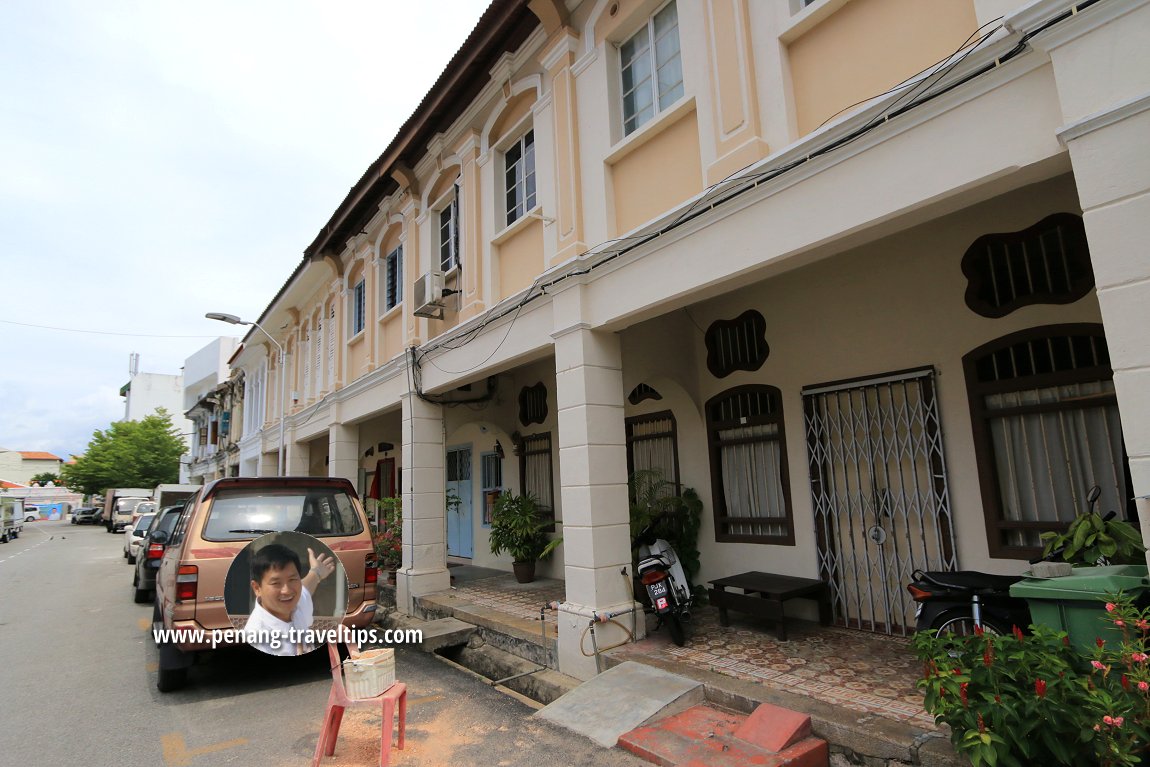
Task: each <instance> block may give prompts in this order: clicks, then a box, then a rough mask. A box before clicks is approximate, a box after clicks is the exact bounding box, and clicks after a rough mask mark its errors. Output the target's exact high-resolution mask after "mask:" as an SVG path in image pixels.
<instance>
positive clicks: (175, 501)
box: [152, 485, 200, 511]
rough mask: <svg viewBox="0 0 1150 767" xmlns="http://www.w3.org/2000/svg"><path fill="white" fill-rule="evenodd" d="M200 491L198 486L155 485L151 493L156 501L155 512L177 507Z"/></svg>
mask: <svg viewBox="0 0 1150 767" xmlns="http://www.w3.org/2000/svg"><path fill="white" fill-rule="evenodd" d="M199 489H200V485H157V486H156V489H155V490H154V491H153V492H152V498H154V499H155V501H156V510H157V511H159V510H160V509H166V508H167V507H169V506H178V505H181V504H183V502H184V501H186V500H188V499H189V498H191V497H192V496H193V495H195V494H196V491H198V490H199Z"/></svg>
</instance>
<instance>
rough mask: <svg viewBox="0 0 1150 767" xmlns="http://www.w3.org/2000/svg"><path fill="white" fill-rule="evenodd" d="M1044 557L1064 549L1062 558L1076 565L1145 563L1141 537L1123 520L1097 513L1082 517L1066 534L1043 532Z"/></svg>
mask: <svg viewBox="0 0 1150 767" xmlns="http://www.w3.org/2000/svg"><path fill="white" fill-rule="evenodd" d="M1042 540H1043V541H1044V542H1045V544H1046V546H1045V548H1044V549H1043V552H1042V553H1043V556H1046V557H1049V556H1050V555H1051V554H1052V553H1054V552H1055V551H1058V550H1059V549H1062V559H1064V560H1065V561H1067V562H1071V563H1073V564H1076V565H1096V564H1112V565H1126V564H1136V563H1142V562H1145V552H1146V547H1145V546H1143V545H1142V534H1141V533H1139V532H1138V530H1137V529H1136V528H1135V527H1134V526H1133V525H1131V524H1130V523H1129V522H1125V521H1123V520H1121V519H1117V518H1115V519H1104V518H1103V517H1102V515H1100V514H1098V513H1097V512H1093V511H1091V512H1089V513H1086V514H1079V515H1078V516H1077V517H1075V519H1074V521H1073V522H1071V523H1070V527H1068V528H1067V529H1066V532H1064V533H1057V532H1050V533H1043V534H1042Z"/></svg>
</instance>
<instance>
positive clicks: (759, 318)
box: [703, 309, 771, 378]
mask: <svg viewBox="0 0 1150 767" xmlns="http://www.w3.org/2000/svg"><path fill="white" fill-rule="evenodd" d="M766 331H767V321H766V320H765V319H763V315H761V314H759V313H758V312H756V311H755V310H754V309H748V310H747V311H745V312H743V313H742V314H740V315H739V316H738V317H736V318H735V319H733V320H716V321H715V322H712V323H711V325H710V327H708V328H707V333H706V335H705V336H704V338H703V343H704V345H705V346H706V347H707V369H708V370H710V371H711V375H713V376H715V378H726V377H727V376H729V375H730V374H731V373H734V372H735V371H736V370H749V371H755V370H758V369H759V368H761V367H762V366H763V363H764V362H766V361H767V356H768V355H770V353H771V347H770V345H769V344H768V343H767V338H766Z"/></svg>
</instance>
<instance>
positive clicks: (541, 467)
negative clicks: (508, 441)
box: [519, 432, 555, 533]
mask: <svg viewBox="0 0 1150 767" xmlns="http://www.w3.org/2000/svg"><path fill="white" fill-rule="evenodd" d="M519 484H520V487H522V488H523V494H524V495H530V496H532V497H533V498H535V500H536V502H537V503H538V504H539V516H540V518H541V519H545V520H551V521H552V523H554V520H555V500H554V496H553V492H554V491H553V488H552V484H551V433H550V432H547V433H544V434H532V435H531V436H528V437H524V438H523V446H522V448H521V449H520V451H519ZM546 532H549V533H553V532H555V525H554V524H551V525H550V526H549V527H548V528H547V529H546Z"/></svg>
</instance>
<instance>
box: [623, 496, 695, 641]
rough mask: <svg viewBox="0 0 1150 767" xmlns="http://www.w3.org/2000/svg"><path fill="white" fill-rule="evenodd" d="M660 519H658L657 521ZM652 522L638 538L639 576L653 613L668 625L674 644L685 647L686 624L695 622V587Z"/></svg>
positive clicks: (636, 539)
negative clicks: (656, 532) (693, 591)
mask: <svg viewBox="0 0 1150 767" xmlns="http://www.w3.org/2000/svg"><path fill="white" fill-rule="evenodd" d="M656 519H657V518H656ZM655 522H656V520H652V521H651V522H650V523H649V524H648V525H647V526H646V527H645V528H643V530H642V531H641V532H640V533H639V535H638V536H636V538H635V541H634V543H635V547H636V549H637V551H638V554H639V566H638V568H637V570H636V573H637V574H638V576H639V581H640V583H642V584H643V586H645V587H646V589H647V596H649V597H650V598H651V610H652V611H653V612H654V613H655V615H656V616H658V618H659V624H658V626H656V627H655V628H656V629H658V628H659V626H662V625H663V624H664V623H665V624H666V625H667V630H668V631H669V632H670V634H671V641H672V642H674V643H675V644H677V645H678V646H679V647H682V646H683V645H684V644H685V643H686V641H687V635H686V630H685V628H684V624H685V623H687V622H689V621H690V620H691V584H690V583H688V582H687V575H686V573H684V572H683V565H682V564H681V563H680V562H679V557H678V555H676V554H675V549H673V548H672V547H671V544H669V543H667V541H665V540H663V539H662V538H656V537H655V532H654V525H655Z"/></svg>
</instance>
